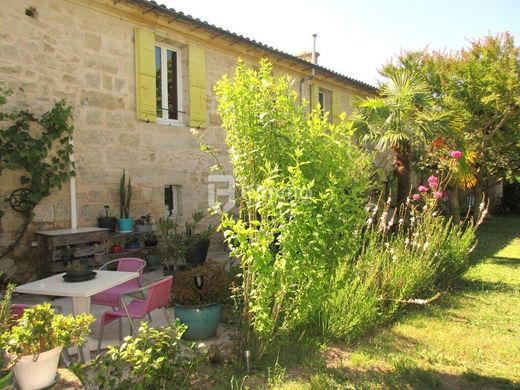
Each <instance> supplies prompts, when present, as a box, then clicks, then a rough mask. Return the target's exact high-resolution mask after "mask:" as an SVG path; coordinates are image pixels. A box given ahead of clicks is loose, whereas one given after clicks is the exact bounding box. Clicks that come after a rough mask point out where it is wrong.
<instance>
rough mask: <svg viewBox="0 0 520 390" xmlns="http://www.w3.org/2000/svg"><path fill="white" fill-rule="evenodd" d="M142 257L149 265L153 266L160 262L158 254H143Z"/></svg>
mask: <svg viewBox="0 0 520 390" xmlns="http://www.w3.org/2000/svg"><path fill="white" fill-rule="evenodd" d="M144 259H145V260H146V264H148V266H149V267H155V266H156V265H158V264H159V263H160V262H161V259H160V258H159V256H158V255H153V254H149V255H145V256H144Z"/></svg>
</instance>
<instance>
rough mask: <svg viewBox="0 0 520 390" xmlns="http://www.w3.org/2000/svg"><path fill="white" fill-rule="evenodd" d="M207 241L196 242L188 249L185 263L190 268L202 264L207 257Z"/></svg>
mask: <svg viewBox="0 0 520 390" xmlns="http://www.w3.org/2000/svg"><path fill="white" fill-rule="evenodd" d="M208 250H209V240H201V241H198V242H197V243H196V244H195V245H193V246H192V247H191V248H189V249H188V253H186V262H187V263H188V264H190V265H191V266H192V267H195V266H197V265H201V264H204V262H205V261H206V258H207V257H208Z"/></svg>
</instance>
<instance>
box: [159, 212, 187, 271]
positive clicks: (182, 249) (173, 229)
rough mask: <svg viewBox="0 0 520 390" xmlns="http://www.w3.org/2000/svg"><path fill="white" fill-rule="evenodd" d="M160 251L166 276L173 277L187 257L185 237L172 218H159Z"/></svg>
mask: <svg viewBox="0 0 520 390" xmlns="http://www.w3.org/2000/svg"><path fill="white" fill-rule="evenodd" d="M157 230H158V232H159V237H158V239H159V240H158V249H159V253H160V255H161V261H162V263H163V273H164V275H171V274H172V273H173V271H175V270H176V269H177V268H178V266H179V264H178V263H179V261H182V262H184V257H185V255H186V250H187V248H186V246H185V235H184V233H183V232H181V231H179V225H178V224H177V223H176V222H175V221H174V220H173V219H171V218H159V220H158V221H157Z"/></svg>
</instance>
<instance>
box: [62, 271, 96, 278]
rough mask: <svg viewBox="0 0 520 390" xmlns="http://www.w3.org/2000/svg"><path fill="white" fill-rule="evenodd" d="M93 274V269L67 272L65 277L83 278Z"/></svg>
mask: <svg viewBox="0 0 520 390" xmlns="http://www.w3.org/2000/svg"><path fill="white" fill-rule="evenodd" d="M91 274H92V270H91V269H84V270H81V271H65V275H67V276H68V277H70V278H82V277H84V276H89V275H91Z"/></svg>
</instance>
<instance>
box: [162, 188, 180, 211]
mask: <svg viewBox="0 0 520 390" xmlns="http://www.w3.org/2000/svg"><path fill="white" fill-rule="evenodd" d="M181 200H182V189H181V186H180V185H176V184H168V185H165V186H164V214H165V217H171V218H174V219H175V218H176V217H177V216H179V215H182V201H181Z"/></svg>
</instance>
